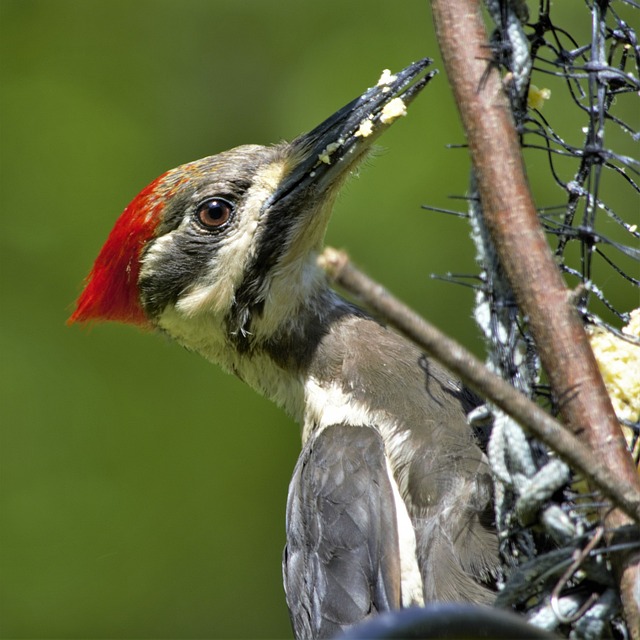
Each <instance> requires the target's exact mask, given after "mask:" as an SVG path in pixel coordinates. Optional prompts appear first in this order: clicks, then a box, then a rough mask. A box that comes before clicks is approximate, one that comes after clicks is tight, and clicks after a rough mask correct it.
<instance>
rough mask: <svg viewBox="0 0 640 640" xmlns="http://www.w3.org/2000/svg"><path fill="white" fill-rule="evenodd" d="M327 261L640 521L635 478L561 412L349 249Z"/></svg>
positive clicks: (328, 255)
mask: <svg viewBox="0 0 640 640" xmlns="http://www.w3.org/2000/svg"><path fill="white" fill-rule="evenodd" d="M321 264H322V266H323V268H324V269H325V271H326V272H327V274H328V275H329V277H330V278H331V279H332V280H333V281H334V282H335V283H336V284H338V285H339V286H341V287H342V288H343V289H345V290H346V291H348V292H349V293H352V294H353V295H355V296H357V297H358V298H359V299H360V300H361V301H362V302H363V303H365V304H366V305H367V306H368V307H370V308H371V309H372V310H374V311H375V312H376V313H378V314H380V315H381V316H382V317H383V318H384V319H385V320H387V321H388V322H389V324H391V325H392V326H394V327H395V328H396V329H397V330H398V331H400V332H401V333H402V334H404V335H405V336H406V337H407V338H409V339H410V340H412V341H413V342H415V343H416V344H417V345H418V346H419V347H420V348H421V349H424V351H425V352H426V353H428V354H429V355H431V356H432V357H434V358H435V359H436V360H438V362H441V363H442V364H443V365H444V366H445V367H447V369H449V370H450V371H451V372H453V373H454V374H455V375H457V376H459V377H460V379H461V380H462V381H463V382H464V383H465V384H467V385H469V386H470V387H471V388H473V389H474V390H475V391H476V392H477V393H479V394H480V395H481V396H482V397H484V398H487V399H489V400H490V401H491V402H493V403H495V404H496V405H497V406H498V407H500V408H501V409H502V410H503V411H504V412H505V413H507V414H508V415H510V416H511V417H512V418H513V419H514V420H516V421H517V422H518V424H520V425H521V426H522V427H523V428H524V429H526V430H527V431H528V432H529V433H531V434H532V435H534V436H535V437H536V438H538V439H540V440H541V441H542V442H544V443H545V444H546V445H548V446H549V447H550V448H551V449H553V450H554V451H555V452H556V453H557V454H558V456H560V458H562V459H563V460H564V461H565V462H566V463H567V464H568V465H569V466H571V467H572V468H574V469H576V470H578V471H580V472H581V473H582V474H584V476H585V477H588V478H591V479H593V484H595V485H596V486H597V487H598V489H600V490H601V491H602V493H603V494H604V495H606V496H608V497H609V498H610V499H611V500H612V502H613V503H614V504H616V505H617V506H619V507H620V508H621V509H622V510H623V511H624V512H625V513H627V514H628V515H629V517H630V518H632V519H634V520H635V521H636V522H638V523H640V492H638V491H637V490H636V489H635V486H634V485H633V484H632V483H628V482H627V483H625V482H620V481H619V480H618V479H617V478H614V477H613V476H612V474H611V473H610V472H609V470H608V469H607V468H606V467H604V466H602V465H600V464H598V460H597V458H596V456H594V454H593V451H591V449H590V448H589V447H588V446H587V445H585V444H584V443H582V442H580V440H579V439H578V438H577V437H576V436H575V435H573V434H572V433H571V432H570V431H567V429H565V428H564V427H563V426H562V425H561V424H560V423H559V422H558V421H557V420H556V419H555V418H553V417H552V416H550V415H549V414H548V413H546V412H545V411H544V410H543V409H541V408H540V407H539V406H538V405H536V404H535V403H534V402H532V401H531V400H529V398H527V397H526V396H525V395H523V394H521V393H520V392H519V391H517V390H516V389H514V388H513V387H512V386H511V385H510V384H508V383H507V382H506V381H505V380H503V379H502V378H501V377H500V376H498V375H496V374H495V373H493V372H492V371H491V370H490V369H488V368H487V366H486V365H485V364H484V363H482V362H481V361H480V360H478V358H476V357H475V356H474V355H473V354H472V353H470V352H469V351H467V350H466V349H465V348H464V347H463V346H462V345H460V344H459V343H458V342H456V341H455V340H452V339H451V338H449V337H448V336H446V335H445V334H444V333H442V332H441V331H440V330H439V329H437V328H436V327H434V326H433V325H432V324H430V323H429V322H427V321H426V320H425V319H424V318H421V317H420V316H419V315H418V314H416V313H415V312H414V311H412V310H411V309H409V307H407V306H406V305H404V304H403V303H402V302H400V301H399V300H398V299H397V298H395V297H394V296H392V295H391V294H390V293H389V292H388V291H387V290H386V289H385V288H384V287H383V286H382V285H380V284H378V283H377V282H375V281H373V280H372V279H371V278H369V277H368V276H366V275H365V274H364V273H362V271H360V270H358V269H357V268H356V267H354V266H353V265H352V264H351V262H350V261H349V257H348V256H347V254H346V253H344V252H343V251H337V250H336V249H332V248H331V247H327V248H326V249H325V251H324V253H323V254H322V256H321Z"/></svg>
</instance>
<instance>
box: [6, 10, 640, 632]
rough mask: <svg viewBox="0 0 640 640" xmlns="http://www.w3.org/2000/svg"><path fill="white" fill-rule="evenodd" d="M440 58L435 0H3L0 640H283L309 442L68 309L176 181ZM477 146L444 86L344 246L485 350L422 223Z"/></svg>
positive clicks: (452, 252) (377, 177)
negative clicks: (289, 494) (293, 481)
mask: <svg viewBox="0 0 640 640" xmlns="http://www.w3.org/2000/svg"><path fill="white" fill-rule="evenodd" d="M567 4H569V5H575V6H574V7H565V8H564V10H565V11H568V12H570V11H576V10H578V9H579V8H580V6H581V3H579V2H576V3H567ZM576 7H578V9H576ZM583 28H585V29H588V28H589V25H588V23H586V24H585V25H584V27H583ZM424 55H431V56H432V57H435V58H436V65H437V66H439V67H440V68H441V63H439V61H438V60H437V58H438V56H437V50H436V45H435V39H434V35H433V31H432V26H431V20H430V15H429V11H428V3H427V2H425V1H424V0H404V1H403V2H401V3H390V2H388V0H387V1H384V2H382V1H375V0H368V1H366V2H365V1H364V0H362V1H360V0H358V1H356V2H348V3H345V2H343V1H341V0H324V2H304V1H303V2H295V1H294V0H270V1H269V2H266V1H264V0H242V1H238V0H181V1H180V2H178V1H177V0H172V1H171V0H137V1H136V2H131V1H130V0H0V64H1V68H0V82H1V85H0V86H1V88H2V89H1V94H0V109H1V111H0V118H1V120H0V126H1V132H0V133H1V141H0V207H1V208H0V210H1V212H2V219H3V220H4V224H3V233H2V236H1V237H0V257H1V259H2V264H1V272H0V276H1V282H2V299H3V301H4V309H5V311H4V313H3V314H2V324H3V327H2V332H1V334H0V349H1V352H2V372H1V375H2V381H1V384H0V390H1V394H2V395H1V397H0V407H1V409H2V423H1V435H2V441H1V452H2V461H1V473H2V477H1V485H0V500H1V502H0V517H1V520H2V521H1V523H0V524H1V529H0V536H1V538H0V567H1V572H2V580H1V584H0V589H1V590H2V591H1V592H0V625H1V626H0V633H1V634H2V637H7V638H8V637H13V638H33V637H40V638H106V637H109V638H217V637H237V638H250V637H253V638H257V637H290V635H291V634H290V629H289V623H288V616H287V612H286V607H285V603H284V595H283V592H282V586H281V576H280V554H281V550H282V547H283V544H284V507H285V500H286V491H287V484H288V481H289V477H290V474H291V471H292V468H293V465H294V463H295V459H296V455H297V451H298V448H299V435H298V428H297V426H296V425H294V424H293V423H292V422H291V421H290V420H289V419H288V418H287V417H286V416H284V415H283V414H282V413H281V412H280V411H279V410H277V409H276V408H275V407H273V406H271V405H270V404H269V403H268V402H267V401H265V400H263V399H262V398H259V397H258V396H256V395H255V394H254V393H253V392H252V391H251V390H249V389H248V388H245V387H244V386H243V385H242V384H241V383H240V382H239V381H237V380H235V379H234V378H232V377H230V376H227V375H225V374H223V373H221V372H220V371H218V370H217V369H216V368H215V367H212V366H211V365H209V364H208V363H206V362H204V361H203V360H202V359H201V358H199V357H197V356H194V355H192V354H189V353H187V352H185V351H184V350H182V349H181V348H179V347H178V346H176V345H174V344H171V343H169V342H168V341H166V340H164V339H163V338H161V337H158V336H155V335H152V334H144V333H140V332H139V331H137V330H135V329H132V328H130V327H122V326H117V325H113V326H110V325H104V326H99V327H96V328H94V329H93V330H92V331H83V330H81V329H79V328H77V327H73V328H68V327H66V326H65V319H66V317H67V316H68V314H69V312H70V310H71V308H72V303H73V300H74V298H75V296H76V295H77V293H78V292H79V289H80V286H81V282H82V278H83V276H84V275H85V274H86V273H87V271H88V269H89V267H90V265H91V263H92V260H93V259H94V258H95V256H96V254H97V252H98V250H99V248H100V246H101V244H102V242H103V241H104V240H105V238H106V236H107V234H108V232H109V230H110V228H111V226H112V224H113V221H114V220H115V218H116V216H117V215H118V214H119V212H120V211H121V210H122V209H123V208H124V206H125V205H126V204H127V202H128V201H129V200H130V199H131V198H132V197H133V196H134V195H135V194H136V193H137V192H138V191H139V190H140V189H141V188H142V187H143V186H144V185H145V184H147V183H148V182H150V181H151V180H152V179H153V178H155V177H156V176H157V175H158V174H160V173H161V172H163V171H164V170H166V169H169V168H171V167H173V166H175V165H178V164H181V163H183V162H187V161H189V160H192V159H195V158H198V157H202V156H205V155H210V154H213V153H217V152H218V151H221V150H223V149H225V148H229V147H232V146H235V145H238V144H243V143H249V142H251V143H263V144H268V143H270V142H275V141H278V140H280V139H282V138H291V137H293V136H295V135H297V134H298V133H300V132H301V131H304V130H307V129H310V128H311V127H313V126H314V125H315V124H317V123H318V122H319V121H320V120H321V119H323V118H324V117H326V116H328V115H329V114H330V113H332V112H333V111H334V110H336V109H337V108H339V107H340V106H342V105H343V104H344V103H346V102H347V101H348V100H350V99H351V98H353V97H355V96H356V95H358V94H359V93H360V92H361V91H362V90H364V89H365V88H366V87H368V86H371V85H372V84H374V83H375V82H376V80H377V78H378V76H379V74H380V72H381V70H382V69H383V68H387V67H389V68H391V69H392V70H398V69H400V68H401V67H403V66H405V65H406V64H407V63H409V62H410V61H412V60H415V59H417V58H420V57H422V56H424ZM551 102H552V101H550V103H551ZM545 108H546V107H545ZM462 141H463V137H462V133H461V131H460V128H459V124H458V118H457V114H456V112H455V109H454V105H453V102H452V99H451V96H450V94H449V91H448V87H447V83H446V78H445V77H444V76H441V77H440V78H438V79H436V80H435V81H434V82H433V83H432V84H431V85H430V86H429V88H428V89H427V90H426V91H425V94H424V95H423V96H422V97H421V98H420V99H419V100H418V101H417V102H416V103H415V105H413V106H412V107H411V110H410V114H409V116H408V118H407V119H406V121H404V122H401V123H399V124H398V125H396V126H395V127H394V128H393V129H392V130H391V131H389V132H388V133H387V134H385V137H384V138H383V140H382V145H383V148H384V150H383V151H381V152H380V153H378V154H377V156H376V157H374V158H373V159H372V160H370V161H368V162H367V163H366V166H365V167H363V169H362V170H361V172H360V176H359V178H358V179H354V180H352V181H351V182H350V184H349V185H348V187H347V188H346V189H345V192H344V194H343V196H342V197H341V199H340V201H339V202H338V206H337V210H336V215H335V219H334V221H333V223H332V225H331V228H330V230H329V235H328V242H329V243H332V244H336V245H337V246H340V247H345V248H347V249H348V250H349V251H350V253H351V254H352V256H353V257H354V259H355V260H356V262H358V263H359V264H360V265H362V266H364V267H365V268H366V269H367V270H368V271H369V273H371V274H372V275H373V276H375V277H376V278H378V279H380V280H382V281H384V282H385V283H386V284H387V285H388V286H389V287H390V288H391V289H392V290H393V291H394V292H395V293H397V294H398V295H400V296H401V297H402V298H404V299H405V300H407V301H409V302H410V303H411V304H412V305H413V306H414V307H416V308H417V309H418V310H419V311H421V312H422V313H424V314H425V315H426V316H427V317H429V318H430V319H431V320H433V321H434V322H436V324H438V325H440V326H442V327H445V328H446V330H447V331H449V333H450V334H452V335H453V336H455V337H457V338H458V339H460V340H461V341H462V342H464V343H465V344H467V345H468V346H470V347H472V348H474V349H475V350H476V351H477V352H479V353H480V352H481V345H480V344H479V342H478V340H477V331H476V329H475V327H474V325H473V324H472V322H471V320H470V304H471V293H470V290H467V289H463V288H461V287H456V286H454V285H451V284H446V283H442V282H438V281H432V280H430V279H429V274H431V273H440V274H442V273H445V272H447V271H454V272H458V273H471V272H473V271H474V262H473V254H472V248H471V244H470V242H469V240H468V230H467V228H466V226H465V223H464V221H461V220H459V219H456V218H452V217H447V216H443V215H440V214H433V213H427V212H425V211H422V210H421V209H420V204H421V203H429V204H431V205H435V206H441V207H443V206H444V207H456V206H457V207H458V208H464V207H461V206H459V205H460V204H461V203H456V202H453V203H452V202H451V201H450V200H449V199H448V196H450V195H451V194H464V192H465V188H466V184H467V180H468V162H467V159H466V152H465V151H464V150H460V149H454V150H447V149H446V148H445V145H446V144H448V143H461V142H462ZM628 144H629V145H630V144H631V142H629V143H628ZM629 153H631V152H630V151H629ZM537 162H538V165H539V166H533V167H530V169H529V170H530V172H531V174H532V178H533V180H534V183H535V184H536V185H537V184H538V183H540V182H541V181H542V179H541V178H540V176H542V175H544V174H543V173H542V172H543V171H544V169H545V168H546V166H545V164H544V161H543V158H542V157H539V158H538V159H537ZM547 189H548V191H546V192H545V191H544V184H543V186H542V187H541V190H540V191H539V192H538V197H539V201H540V203H541V204H549V203H555V200H554V198H558V197H559V195H560V193H559V192H558V191H557V190H556V191H554V189H555V187H554V186H553V185H549V186H548V187H547ZM613 197H615V194H613ZM624 206H625V205H624V203H622V204H620V205H618V209H619V211H620V212H621V213H624ZM626 206H627V207H628V206H630V205H626ZM36 210H37V216H38V217H37V220H36V219H35V218H34V217H32V213H34V211H36ZM616 302H617V303H618V304H619V305H620V306H621V307H622V308H630V307H631V306H633V305H634V304H635V301H634V300H628V299H619V300H617V301H616Z"/></svg>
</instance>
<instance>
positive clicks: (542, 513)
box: [469, 0, 640, 639]
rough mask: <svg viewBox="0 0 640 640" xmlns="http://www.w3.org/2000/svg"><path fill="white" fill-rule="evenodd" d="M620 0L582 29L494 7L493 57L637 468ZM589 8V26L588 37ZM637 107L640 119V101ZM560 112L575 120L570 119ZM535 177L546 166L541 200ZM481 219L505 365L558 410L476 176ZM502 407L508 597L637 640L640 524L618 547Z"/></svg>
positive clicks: (584, 634) (639, 315)
mask: <svg viewBox="0 0 640 640" xmlns="http://www.w3.org/2000/svg"><path fill="white" fill-rule="evenodd" d="M612 4H613V3H610V2H606V1H601V2H595V3H590V2H585V3H584V5H583V7H584V8H583V10H580V9H576V8H575V7H574V8H573V9H572V11H573V20H572V21H571V24H569V25H565V28H563V27H561V26H559V24H560V22H561V21H562V13H561V12H560V11H561V10H560V8H559V7H554V8H553V9H552V7H551V3H550V2H549V1H546V0H542V1H541V2H540V3H539V6H538V7H537V16H535V17H534V16H530V15H529V12H528V8H527V5H526V3H525V2H523V1H521V0H487V1H486V6H487V9H488V11H489V15H490V17H491V20H492V21H493V23H494V26H493V35H492V42H491V45H492V51H491V52H488V54H487V58H488V60H489V61H490V64H497V65H499V67H500V69H501V71H502V72H503V82H504V86H505V87H506V88H507V90H508V93H509V96H510V101H511V107H512V111H513V115H514V118H515V121H516V126H517V127H518V131H519V133H520V137H521V144H522V148H523V153H524V155H525V161H527V163H528V165H529V164H531V163H530V161H531V160H532V159H534V160H536V161H537V164H538V165H540V164H541V162H540V160H541V159H542V158H543V157H545V158H546V162H545V163H544V166H545V167H546V171H545V172H544V174H545V175H544V177H543V179H545V180H546V181H547V182H548V181H549V176H551V178H552V180H553V181H554V183H555V184H556V185H557V187H559V189H560V190H559V191H558V193H559V194H560V195H561V198H562V200H561V203H560V204H554V205H552V206H545V207H544V208H542V209H540V210H539V212H540V218H541V220H542V223H543V225H544V227H545V228H546V230H547V232H548V234H549V240H550V243H551V244H552V247H553V250H554V251H555V255H556V258H557V262H558V266H559V268H560V269H561V270H562V271H563V272H564V273H565V274H566V278H567V281H568V284H569V285H570V286H571V287H572V288H573V289H574V291H575V292H576V298H575V303H576V306H577V308H578V310H579V312H580V314H581V315H582V318H583V320H584V322H585V324H586V326H587V328H588V330H589V332H590V334H591V340H592V346H593V348H594V351H595V353H596V357H597V359H598V361H599V364H600V367H601V370H602V373H603V377H604V378H605V382H606V384H607V388H608V390H609V392H610V395H611V397H612V400H613V403H614V408H615V410H616V413H617V415H618V418H619V420H620V422H621V423H622V424H623V425H624V428H625V430H626V433H625V435H626V436H627V441H628V444H629V448H630V450H631V451H632V452H633V455H634V459H635V462H636V466H637V465H638V458H639V455H640V445H639V438H640V426H639V421H640V310H636V311H635V312H633V311H632V310H631V309H629V308H624V307H625V305H628V301H629V300H633V301H635V302H634V303H632V304H635V305H637V300H638V293H637V287H638V285H639V283H640V282H639V280H638V277H637V270H638V265H637V262H638V260H639V259H640V249H639V248H638V245H637V240H638V238H640V233H639V231H638V222H639V220H638V212H639V210H640V199H639V198H638V195H639V194H640V188H639V186H638V182H639V180H638V176H639V175H640V163H639V162H638V160H636V159H634V158H631V157H628V156H627V155H624V154H622V153H618V152H616V151H615V150H614V147H615V148H619V147H621V146H622V147H624V146H625V145H628V144H629V141H631V142H638V140H640V134H638V132H637V131H636V130H634V128H633V127H632V126H631V124H629V123H628V122H625V120H624V116H623V115H621V114H623V113H624V112H625V109H626V110H628V111H629V112H631V109H629V105H630V102H629V100H631V99H633V100H636V101H637V96H638V91H639V90H640V81H639V77H640V74H639V71H640V47H638V42H637V38H636V33H635V31H634V29H633V28H632V27H631V26H630V24H633V23H634V20H635V24H640V5H638V4H636V3H634V2H630V1H627V2H624V1H620V2H617V3H615V5H616V10H614V7H613V6H612ZM563 9H564V10H565V11H566V10H567V7H566V6H565V7H563ZM577 11H582V16H581V17H583V18H584V23H585V26H586V27H587V28H586V29H583V31H584V34H583V36H580V35H579V31H580V25H579V24H578V23H577V22H576V21H575V17H576V12H577ZM622 13H624V14H625V16H626V19H623V17H622ZM555 14H558V16H557V17H556V15H555ZM627 14H628V15H627ZM556 20H557V21H558V24H555V22H554V21H556ZM589 27H590V28H589ZM581 37H584V41H583V42H580V38H581ZM534 79H535V81H536V83H537V84H538V85H539V86H540V87H543V88H538V87H537V86H535V85H534V82H533V80H534ZM548 85H552V86H553V88H552V89H551V90H549V89H548V88H546V87H547V86H548ZM551 94H553V99H551ZM545 103H547V104H549V106H550V107H551V103H555V104H556V105H560V107H559V109H560V110H561V111H562V112H564V113H560V114H559V116H558V113H559V112H558V113H556V118H555V120H554V116H553V115H552V114H548V115H547V116H546V117H545V116H544V115H543V114H542V107H543V105H545ZM635 108H636V111H635V113H636V114H637V113H638V112H639V111H640V109H639V108H638V105H637V104H636V105H635ZM552 110H553V109H551V108H548V109H545V113H548V112H549V111H552ZM556 111H558V110H557V109H556ZM567 112H570V118H569V123H570V128H569V129H568V130H567V132H566V133H565V132H564V131H560V130H559V129H560V128H561V127H562V126H565V127H566V123H567ZM552 120H553V121H554V122H555V121H556V120H557V121H558V122H559V123H560V125H558V128H554V126H552V123H551V121H552ZM562 122H564V123H565V125H563V124H562ZM535 181H536V176H535V175H534V176H533V177H532V182H533V190H534V195H535V192H536V184H535ZM469 218H470V221H471V227H472V238H473V241H474V243H475V245H476V252H477V260H478V263H479V265H480V268H481V273H480V281H481V284H480V285H479V286H478V287H476V300H475V310H474V315H475V318H476V321H477V323H478V325H479V326H480V328H481V330H482V332H483V335H484V337H485V339H486V343H487V346H488V352H489V364H490V366H491V367H492V368H493V369H494V370H495V371H497V372H499V373H500V375H502V376H503V377H504V378H505V379H507V380H509V381H510V382H511V384H512V385H513V386H515V387H516V388H517V389H519V390H520V391H522V392H523V393H525V394H527V395H528V396H530V397H532V398H535V399H536V400H537V401H539V402H543V403H545V404H546V405H547V406H550V408H551V410H552V411H553V412H556V413H557V402H558V399H557V398H553V397H552V396H551V393H550V390H549V388H548V386H546V385H545V384H544V381H543V379H542V378H541V373H540V365H539V360H538V356H537V354H536V350H535V345H534V342H533V339H532V337H531V335H530V333H529V331H528V328H527V322H526V319H525V318H523V317H522V316H521V315H520V314H519V312H518V309H517V306H516V304H515V300H514V298H513V294H512V291H511V288H510V286H509V284H508V282H507V280H506V278H505V277H504V275H503V272H502V269H501V267H500V264H499V262H498V260H497V257H496V255H495V252H494V250H493V247H492V245H491V241H490V240H489V236H488V233H487V232H486V229H485V227H484V222H483V216H482V209H481V204H480V199H479V197H478V194H477V190H476V188H475V180H474V178H473V176H472V179H471V189H470V197H469ZM634 244H635V246H634ZM609 291H611V294H609ZM616 327H620V328H616ZM491 412H492V414H493V424H494V426H493V429H492V434H491V438H490V441H489V444H488V455H489V459H490V463H491V466H492V469H493V472H494V477H495V493H496V523H497V526H498V530H499V533H500V539H501V551H502V557H503V560H504V566H503V575H502V576H501V578H500V580H499V589H500V592H499V595H498V598H497V606H500V607H506V608H514V609H516V610H518V611H520V612H522V613H524V614H525V616H526V617H527V618H528V619H529V621H530V622H531V623H533V624H535V625H536V626H539V627H541V628H544V629H547V630H553V631H555V632H556V633H559V634H561V635H564V636H566V637H570V638H581V639H582V638H585V639H592V638H593V639H595V638H610V637H613V638H626V637H628V636H629V630H628V629H626V627H625V623H624V620H623V618H622V615H621V606H620V597H619V593H618V591H617V586H616V583H615V581H614V579H613V577H612V572H611V563H612V561H613V560H614V556H615V554H617V553H620V552H621V551H623V550H627V549H629V548H630V546H634V545H635V547H640V541H639V540H638V539H637V530H636V532H635V538H634V534H633V532H630V531H618V532H617V533H616V536H614V537H613V540H614V541H615V543H611V542H609V543H608V544H605V542H604V541H605V536H604V533H605V532H604V529H603V527H602V526H601V525H600V524H599V520H598V518H597V517H596V508H598V507H600V506H601V503H600V500H601V498H600V497H599V496H597V495H594V494H590V493H588V489H587V484H586V482H585V481H584V479H583V478H578V477H576V476H575V475H573V474H572V472H571V470H570V469H569V468H568V467H567V466H566V465H565V464H564V463H563V462H562V461H560V460H559V459H558V458H556V457H554V455H553V453H552V452H550V451H548V450H547V449H546V448H545V447H544V446H543V445H541V444H540V443H539V442H537V441H535V440H533V439H531V438H530V437H528V436H527V435H526V434H525V433H524V432H523V431H522V429H521V428H520V427H519V426H518V424H517V423H515V422H514V421H513V420H511V419H510V418H509V417H508V416H506V415H505V414H503V413H502V412H500V411H499V410H497V409H495V408H491ZM611 539H612V537H611V536H607V540H609V541H610V540H611Z"/></svg>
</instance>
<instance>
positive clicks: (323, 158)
mask: <svg viewBox="0 0 640 640" xmlns="http://www.w3.org/2000/svg"><path fill="white" fill-rule="evenodd" d="M338 148H340V142H332V143H330V144H328V145H327V146H326V147H325V148H324V149H323V150H322V151H321V152H320V153H319V154H318V160H320V162H324V163H325V164H331V154H332V153H333V152H334V151H335V150H336V149H338Z"/></svg>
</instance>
